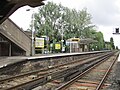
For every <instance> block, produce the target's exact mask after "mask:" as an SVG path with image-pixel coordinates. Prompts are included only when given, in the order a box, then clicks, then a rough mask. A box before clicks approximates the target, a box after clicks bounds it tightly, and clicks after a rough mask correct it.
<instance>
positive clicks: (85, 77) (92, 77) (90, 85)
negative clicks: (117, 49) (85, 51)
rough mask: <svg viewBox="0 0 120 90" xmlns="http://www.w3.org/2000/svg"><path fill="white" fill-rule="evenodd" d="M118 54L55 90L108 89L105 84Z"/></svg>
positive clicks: (107, 83) (107, 84)
mask: <svg viewBox="0 0 120 90" xmlns="http://www.w3.org/2000/svg"><path fill="white" fill-rule="evenodd" d="M117 57H118V53H116V54H115V55H113V56H112V57H110V58H109V59H107V60H106V61H102V62H99V63H98V64H96V65H94V66H93V67H90V68H89V69H87V70H86V71H85V72H83V73H81V74H80V75H78V76H77V77H75V78H73V79H71V80H70V81H68V82H66V83H63V84H62V85H60V86H59V87H57V88H56V89H55V90H77V89H80V90H100V89H104V88H106V87H108V86H109V85H110V83H109V82H105V81H106V78H107V77H108V74H109V73H110V71H111V69H112V67H113V65H114V63H115V62H116V60H117Z"/></svg>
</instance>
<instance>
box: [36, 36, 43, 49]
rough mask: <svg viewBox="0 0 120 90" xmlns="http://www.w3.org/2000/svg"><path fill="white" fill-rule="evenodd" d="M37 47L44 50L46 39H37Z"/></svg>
mask: <svg viewBox="0 0 120 90" xmlns="http://www.w3.org/2000/svg"><path fill="white" fill-rule="evenodd" d="M35 47H36V48H44V38H36V41H35Z"/></svg>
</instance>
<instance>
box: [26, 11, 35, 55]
mask: <svg viewBox="0 0 120 90" xmlns="http://www.w3.org/2000/svg"><path fill="white" fill-rule="evenodd" d="M26 11H32V25H31V34H32V42H31V56H33V55H35V36H36V35H35V30H34V10H33V9H26Z"/></svg>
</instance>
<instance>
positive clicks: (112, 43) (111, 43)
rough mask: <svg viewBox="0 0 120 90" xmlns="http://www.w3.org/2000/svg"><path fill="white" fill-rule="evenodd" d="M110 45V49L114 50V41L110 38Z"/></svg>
mask: <svg viewBox="0 0 120 90" xmlns="http://www.w3.org/2000/svg"><path fill="white" fill-rule="evenodd" d="M110 45H111V47H112V49H113V50H114V49H115V45H114V40H113V38H112V37H111V38H110Z"/></svg>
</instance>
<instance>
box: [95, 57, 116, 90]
mask: <svg viewBox="0 0 120 90" xmlns="http://www.w3.org/2000/svg"><path fill="white" fill-rule="evenodd" d="M117 58H118V55H117V57H116V58H115V59H114V61H113V62H112V64H111V65H110V67H109V68H108V70H107V71H106V73H105V75H104V76H103V78H102V80H101V81H100V83H99V85H98V86H97V88H96V90H100V89H101V87H102V85H103V83H104V81H105V80H106V78H107V76H108V74H109V73H110V71H111V69H112V67H113V65H114V63H115V62H116V60H117Z"/></svg>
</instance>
